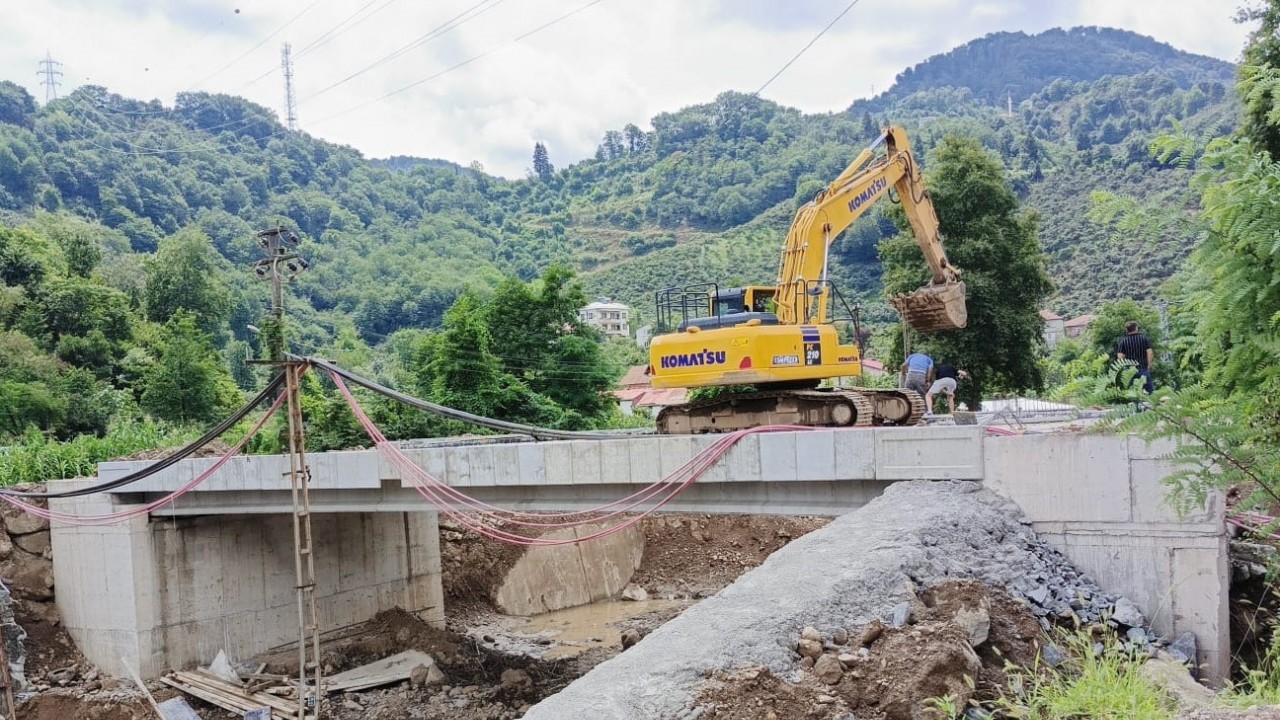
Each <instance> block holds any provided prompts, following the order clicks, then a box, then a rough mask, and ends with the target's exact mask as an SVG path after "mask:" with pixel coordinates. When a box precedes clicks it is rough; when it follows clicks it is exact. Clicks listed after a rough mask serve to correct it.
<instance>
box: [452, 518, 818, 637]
mask: <svg viewBox="0 0 1280 720" xmlns="http://www.w3.org/2000/svg"><path fill="white" fill-rule="evenodd" d="M828 522H830V519H829V518H815V517H783V516H768V515H689V514H673V515H655V516H652V517H649V518H645V520H644V521H643V523H642V527H643V528H644V535H645V546H644V560H643V561H642V563H641V565H640V569H639V570H637V571H636V573H635V575H634V576H633V578H632V581H633V582H635V583H636V584H637V585H640V586H641V587H643V588H645V589H646V590H648V591H649V593H650V594H651V595H654V596H657V597H670V598H697V597H705V596H707V595H712V594H714V593H716V592H718V591H719V590H721V589H723V588H724V587H726V586H727V585H729V584H730V583H732V582H733V581H734V580H736V579H737V578H738V576H739V575H741V574H742V573H744V572H746V571H747V570H750V569H751V568H754V567H756V566H757V565H759V564H760V563H762V562H764V560H765V558H767V557H769V555H770V554H771V553H773V552H774V551H775V550H777V549H778V548H780V547H782V546H783V545H786V544H787V543H788V542H791V541H792V540H793V539H795V538H798V537H800V536H801V535H804V534H805V533H808V532H811V531H813V530H817V529H818V528H820V527H822V526H824V525H826V524H827V523H828ZM523 552H524V551H523V550H522V549H521V548H518V547H514V546H512V545H508V544H506V543H501V542H497V541H495V540H490V539H488V538H484V537H481V536H479V535H476V534H475V533H473V532H470V531H467V530H465V529H463V528H462V527H461V526H459V525H456V524H454V523H452V522H450V521H449V520H448V519H447V518H441V519H440V562H441V569H442V575H443V583H444V595H445V600H446V601H447V602H448V605H449V612H450V613H451V614H452V613H455V612H466V611H468V610H470V609H472V608H473V607H482V608H492V600H491V597H492V596H493V593H494V592H496V590H497V588H496V585H497V584H498V583H500V582H501V581H502V579H503V578H504V577H506V574H507V571H508V570H510V569H511V567H512V566H513V565H515V562H516V560H518V559H519V558H520V556H521V555H522V554H523Z"/></svg>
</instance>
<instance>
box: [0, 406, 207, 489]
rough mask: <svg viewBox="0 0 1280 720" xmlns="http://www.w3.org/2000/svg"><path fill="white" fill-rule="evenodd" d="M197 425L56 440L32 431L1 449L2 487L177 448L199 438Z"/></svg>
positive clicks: (85, 472) (137, 426)
mask: <svg viewBox="0 0 1280 720" xmlns="http://www.w3.org/2000/svg"><path fill="white" fill-rule="evenodd" d="M199 435H200V432H199V431H198V430H196V429H194V428H177V427H173V426H170V425H164V424H160V423H155V422H151V421H131V422H125V423H120V424H118V425H115V426H113V427H112V428H111V429H110V430H109V431H108V432H107V434H106V435H105V436H103V437H96V436H94V435H80V436H79V437H77V438H75V439H74V440H69V441H67V442H56V441H53V440H50V439H49V438H47V437H45V436H44V435H43V434H41V433H39V432H36V431H32V432H30V433H28V434H26V435H25V436H23V437H22V438H20V439H19V441H18V442H17V443H16V444H14V445H10V446H8V447H6V448H3V449H0V486H7V485H17V484H21V483H40V482H45V481H47V480H62V479H66V478H76V477H88V476H90V475H93V474H94V473H95V472H96V471H97V468H98V463H100V462H103V461H105V460H111V459H114V458H120V457H125V456H128V455H132V454H134V453H136V452H140V451H142V450H155V449H157V448H175V447H180V446H182V445H185V444H186V443H188V442H190V441H192V440H194V439H196V438H197V437H199Z"/></svg>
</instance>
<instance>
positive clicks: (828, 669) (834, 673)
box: [813, 655, 844, 685]
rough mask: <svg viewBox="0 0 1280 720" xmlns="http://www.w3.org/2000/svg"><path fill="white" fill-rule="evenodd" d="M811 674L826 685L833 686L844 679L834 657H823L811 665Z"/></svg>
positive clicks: (837, 661)
mask: <svg viewBox="0 0 1280 720" xmlns="http://www.w3.org/2000/svg"><path fill="white" fill-rule="evenodd" d="M813 674H814V675H817V676H818V679H819V680H821V681H822V682H824V683H826V684H828V685H835V684H837V683H839V682H840V678H842V677H844V668H843V667H841V666H840V660H839V659H837V658H836V656H835V655H823V656H822V657H820V658H818V659H817V660H815V661H814V663H813Z"/></svg>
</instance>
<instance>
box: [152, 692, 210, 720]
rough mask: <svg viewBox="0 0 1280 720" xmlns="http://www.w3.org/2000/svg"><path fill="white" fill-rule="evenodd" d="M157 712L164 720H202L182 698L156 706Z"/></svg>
mask: <svg viewBox="0 0 1280 720" xmlns="http://www.w3.org/2000/svg"><path fill="white" fill-rule="evenodd" d="M156 710H157V711H159V713H160V717H162V718H164V720H200V716H199V715H197V714H196V711H195V710H193V709H192V708H191V706H190V705H188V704H187V701H186V700H183V699H182V698H180V697H176V698H169V699H168V700H165V701H164V702H162V703H160V704H159V705H157V706H156Z"/></svg>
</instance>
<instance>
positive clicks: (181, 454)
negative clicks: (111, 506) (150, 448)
mask: <svg viewBox="0 0 1280 720" xmlns="http://www.w3.org/2000/svg"><path fill="white" fill-rule="evenodd" d="M283 384H284V373H279V374H277V375H276V376H275V377H274V378H272V380H271V382H269V383H267V386H266V387H264V388H263V389H262V391H261V392H259V393H258V394H257V395H255V396H254V397H253V399H252V400H250V401H249V402H247V403H245V404H244V405H243V406H242V407H241V408H240V409H239V410H237V411H235V412H234V413H232V414H231V416H230V417H228V418H226V419H225V420H223V421H222V422H220V423H218V424H217V425H215V426H214V427H213V428H211V429H210V430H209V431H208V432H206V433H205V434H204V435H201V436H200V437H199V438H196V439H195V440H193V441H191V442H190V443H188V444H187V445H185V446H183V447H181V448H179V449H177V450H175V451H174V452H173V453H172V454H170V455H169V456H167V457H165V458H164V459H162V460H157V461H156V462H154V463H152V464H150V465H148V466H146V467H144V468H142V469H141V470H137V471H135V472H131V473H129V474H128V475H125V476H123V477H119V478H116V479H115V480H108V481H107V482H102V483H97V484H95V485H89V486H86V487H83V488H80V489H78V490H63V491H60V492H27V491H22V490H13V489H10V488H0V495H3V496H8V497H23V498H73V497H83V496H85V495H93V494H95V493H100V492H106V491H108V490H115V489H118V488H122V487H125V486H127V485H131V484H133V483H136V482H138V481H139V480H143V479H146V478H148V477H151V476H152V475H155V474H156V473H158V472H160V471H162V470H165V469H167V468H169V467H172V466H173V465H175V464H177V462H178V461H179V460H182V459H184V458H187V457H190V456H191V454H192V453H194V452H195V451H196V450H199V449H200V448H202V447H204V446H205V445H208V444H209V443H211V442H213V441H214V440H215V439H216V438H218V437H219V436H220V435H222V434H223V433H225V432H226V431H227V430H229V429H231V427H232V426H233V425H235V424H236V423H238V422H240V421H241V420H243V419H244V418H245V417H247V416H248V415H249V413H251V412H253V409H254V408H256V407H258V406H259V405H261V404H262V403H263V401H265V400H266V399H267V398H268V397H270V396H271V394H272V393H273V392H275V391H276V390H278V389H279V388H280V386H281V385H283Z"/></svg>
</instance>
